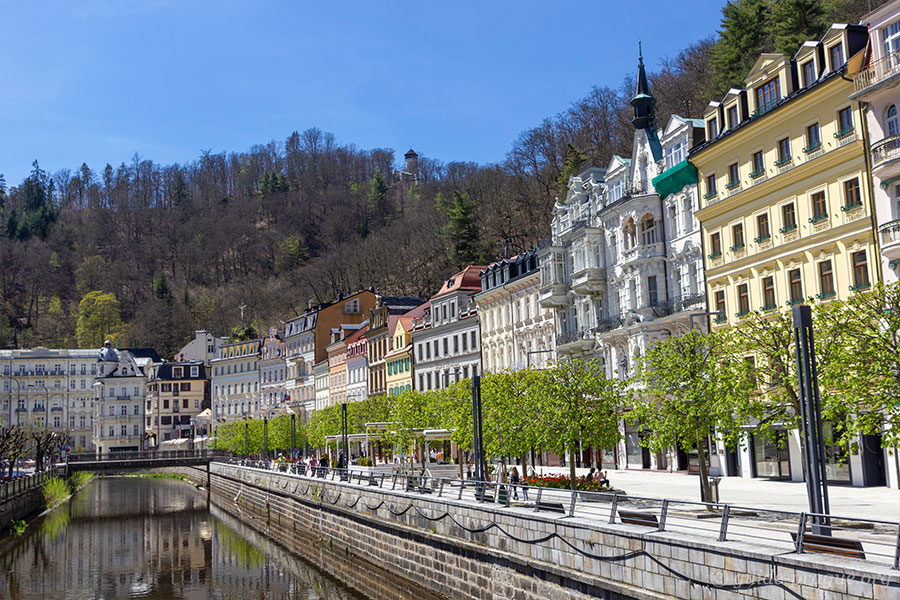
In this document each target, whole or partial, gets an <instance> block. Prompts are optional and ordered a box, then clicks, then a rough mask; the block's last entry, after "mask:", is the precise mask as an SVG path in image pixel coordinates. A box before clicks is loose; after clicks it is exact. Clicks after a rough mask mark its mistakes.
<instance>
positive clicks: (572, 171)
mask: <svg viewBox="0 0 900 600" xmlns="http://www.w3.org/2000/svg"><path fill="white" fill-rule="evenodd" d="M587 160H588V155H587V154H585V153H584V152H582V151H581V150H579V149H578V148H576V147H575V146H573V145H572V144H567V145H566V159H565V162H564V163H563V168H562V171H560V172H559V177H557V178H556V189H557V191H558V192H559V196H560V197H561V198H564V197H565V195H566V192H567V190H568V189H569V177H571V176H573V175H577V174H578V171H579V170H580V169H581V165H583V164H584V163H585V161H587Z"/></svg>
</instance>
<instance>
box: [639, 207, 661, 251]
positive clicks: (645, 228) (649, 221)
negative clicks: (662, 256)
mask: <svg viewBox="0 0 900 600" xmlns="http://www.w3.org/2000/svg"><path fill="white" fill-rule="evenodd" d="M656 237H657V236H656V221H655V220H653V216H652V215H645V216H644V218H643V219H641V243H642V244H644V245H645V246H646V245H649V244H655V243H656Z"/></svg>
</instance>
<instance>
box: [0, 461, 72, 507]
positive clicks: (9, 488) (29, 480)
mask: <svg viewBox="0 0 900 600" xmlns="http://www.w3.org/2000/svg"><path fill="white" fill-rule="evenodd" d="M62 474H63V471H62V469H60V468H58V467H51V468H50V469H48V470H46V471H42V472H38V473H34V474H32V475H22V476H21V477H16V478H14V479H10V480H9V481H5V482H3V483H0V501H3V502H5V501H6V500H9V499H12V498H15V497H16V496H19V495H21V494H24V493H25V492H29V491H31V490H33V489H34V488H40V487H42V486H43V485H44V483H46V481H47V480H48V479H50V478H51V477H58V476H61V475H62Z"/></svg>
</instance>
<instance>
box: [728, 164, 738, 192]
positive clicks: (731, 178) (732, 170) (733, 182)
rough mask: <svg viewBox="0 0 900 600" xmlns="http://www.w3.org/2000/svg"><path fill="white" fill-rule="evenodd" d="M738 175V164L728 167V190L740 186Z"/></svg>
mask: <svg viewBox="0 0 900 600" xmlns="http://www.w3.org/2000/svg"><path fill="white" fill-rule="evenodd" d="M740 181H741V180H740V175H739V174H738V164H737V163H733V164H731V165H729V166H728V188H729V189H730V188H733V187H737V186H738V185H739V184H740Z"/></svg>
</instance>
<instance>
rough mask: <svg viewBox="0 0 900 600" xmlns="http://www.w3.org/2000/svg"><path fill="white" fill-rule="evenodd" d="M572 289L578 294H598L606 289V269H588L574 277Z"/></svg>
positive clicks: (576, 273) (578, 272)
mask: <svg viewBox="0 0 900 600" xmlns="http://www.w3.org/2000/svg"><path fill="white" fill-rule="evenodd" d="M572 289H573V290H574V291H575V293H576V294H597V293H600V292H603V291H605V289H606V269H601V268H599V267H586V268H584V269H581V270H580V271H576V272H575V273H574V274H573V275H572Z"/></svg>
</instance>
